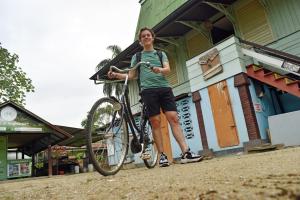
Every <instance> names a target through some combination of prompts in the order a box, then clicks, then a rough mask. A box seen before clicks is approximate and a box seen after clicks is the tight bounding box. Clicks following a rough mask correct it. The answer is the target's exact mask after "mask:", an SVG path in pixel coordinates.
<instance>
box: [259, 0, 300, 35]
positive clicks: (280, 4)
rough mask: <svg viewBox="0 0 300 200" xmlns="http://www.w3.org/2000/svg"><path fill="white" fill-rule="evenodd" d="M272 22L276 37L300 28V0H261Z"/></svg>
mask: <svg viewBox="0 0 300 200" xmlns="http://www.w3.org/2000/svg"><path fill="white" fill-rule="evenodd" d="M261 3H262V4H263V5H264V7H265V9H266V12H267V16H268V19H269V21H270V23H271V27H272V30H273V34H274V36H275V39H279V38H282V37H284V36H286V35H289V34H291V33H293V32H295V31H297V30H300V1H299V0H285V1H283V0H261Z"/></svg>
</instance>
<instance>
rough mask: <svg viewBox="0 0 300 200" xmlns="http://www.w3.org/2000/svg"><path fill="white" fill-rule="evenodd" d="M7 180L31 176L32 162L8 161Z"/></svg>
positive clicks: (26, 160) (27, 160)
mask: <svg viewBox="0 0 300 200" xmlns="http://www.w3.org/2000/svg"><path fill="white" fill-rule="evenodd" d="M7 162H8V165H7V166H8V167H7V178H16V177H26V176H31V160H30V159H23V160H8V161H7Z"/></svg>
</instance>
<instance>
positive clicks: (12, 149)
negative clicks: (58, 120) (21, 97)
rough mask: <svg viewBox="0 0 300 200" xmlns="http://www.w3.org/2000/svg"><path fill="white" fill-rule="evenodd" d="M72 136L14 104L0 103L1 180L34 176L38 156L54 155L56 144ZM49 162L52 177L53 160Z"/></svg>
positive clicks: (49, 157) (50, 159) (49, 171)
mask: <svg viewBox="0 0 300 200" xmlns="http://www.w3.org/2000/svg"><path fill="white" fill-rule="evenodd" d="M71 137H72V135H70V134H69V133H67V132H66V131H64V130H62V129H61V128H59V127H57V126H55V125H52V124H51V123H49V122H47V121H45V120H44V119H42V118H40V117H39V116H37V115H35V114H33V113H32V112H30V111H28V110H26V109H25V108H23V107H21V106H19V105H17V104H15V103H13V102H10V101H8V102H5V103H2V104H0V180H3V179H7V178H18V177H28V176H34V175H35V170H36V168H35V165H36V163H37V161H36V160H35V158H36V154H37V153H39V152H41V151H47V152H48V155H51V153H52V148H51V147H52V146H53V145H55V144H57V143H59V142H62V141H64V140H66V139H68V138H71ZM12 153H13V154H15V157H11V155H12ZM8 154H9V155H10V157H8ZM47 159H48V160H47V163H49V164H48V175H52V157H51V156H48V157H47Z"/></svg>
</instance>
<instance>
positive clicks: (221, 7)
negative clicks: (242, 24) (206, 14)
mask: <svg viewBox="0 0 300 200" xmlns="http://www.w3.org/2000/svg"><path fill="white" fill-rule="evenodd" d="M203 3H206V4H207V5H209V6H211V7H213V8H215V9H216V10H218V11H220V12H221V13H223V14H224V15H225V16H226V17H227V19H228V20H229V21H230V22H231V23H232V24H235V19H234V17H233V16H232V15H231V13H230V12H229V11H228V10H227V9H226V8H225V6H224V5H223V4H220V3H213V2H209V1H203Z"/></svg>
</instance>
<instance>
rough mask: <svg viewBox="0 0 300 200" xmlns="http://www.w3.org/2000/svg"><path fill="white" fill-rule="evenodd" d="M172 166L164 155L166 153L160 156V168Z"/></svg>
mask: <svg viewBox="0 0 300 200" xmlns="http://www.w3.org/2000/svg"><path fill="white" fill-rule="evenodd" d="M169 165H170V164H169V161H168V157H167V156H166V155H165V154H164V153H161V154H160V159H159V166H160V167H168V166H169Z"/></svg>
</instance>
